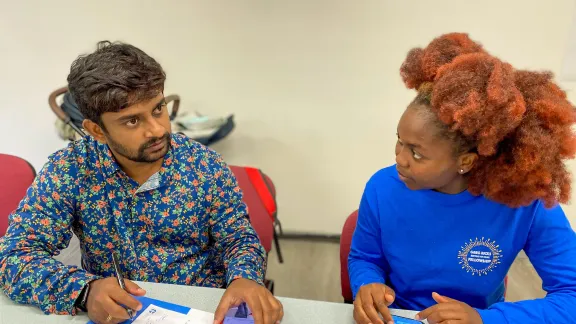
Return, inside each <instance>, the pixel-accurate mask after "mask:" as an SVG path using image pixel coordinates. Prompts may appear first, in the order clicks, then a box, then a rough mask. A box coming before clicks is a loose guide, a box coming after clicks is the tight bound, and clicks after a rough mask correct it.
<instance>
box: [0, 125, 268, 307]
mask: <svg viewBox="0 0 576 324" xmlns="http://www.w3.org/2000/svg"><path fill="white" fill-rule="evenodd" d="M9 221H10V224H9V228H8V231H7V232H6V235H5V236H4V237H2V238H0V288H1V289H2V290H3V291H4V293H5V294H6V295H7V296H8V297H10V298H11V299H12V300H14V301H16V302H19V303H24V304H32V305H36V306H38V307H39V308H40V309H41V310H42V311H44V312H45V313H47V314H48V313H56V314H75V313H76V309H75V307H74V302H75V300H76V299H77V297H78V296H79V294H80V292H81V290H82V288H83V287H84V286H85V285H86V284H87V283H89V282H90V281H92V280H94V279H98V278H102V277H110V276H114V275H115V272H114V267H113V265H112V264H113V263H112V254H111V253H112V251H116V252H117V253H118V255H119V256H120V268H121V272H122V274H123V275H124V277H125V278H127V279H131V280H136V281H152V282H163V283H172V284H181V285H196V286H206V287H221V288H222V287H226V286H227V285H228V284H229V283H230V282H231V281H232V280H234V279H237V278H246V279H250V280H254V281H256V282H258V283H260V284H263V280H264V271H265V270H264V269H265V262H266V261H265V260H266V259H265V257H266V255H265V251H264V249H263V247H262V245H261V244H260V241H259V239H258V236H257V235H256V233H255V232H254V229H253V228H252V226H251V225H250V221H249V219H248V213H247V208H246V205H245V204H244V203H243V202H242V193H241V190H240V188H239V187H238V185H237V182H236V179H235V177H234V175H233V174H232V172H231V171H230V169H229V168H228V166H227V165H226V164H225V163H224V162H223V161H222V159H221V157H220V156H219V155H218V154H217V153H215V152H214V151H212V150H210V149H208V148H206V147H204V146H202V145H201V144H198V143H196V142H194V141H192V140H191V139H189V138H187V137H185V136H183V135H177V134H174V135H172V140H171V148H170V150H169V152H168V154H167V155H166V156H165V158H164V162H163V165H162V167H161V169H160V171H159V172H158V173H156V174H155V175H154V176H152V177H151V178H150V179H149V180H148V181H147V182H146V183H144V184H143V185H142V186H140V185H138V183H137V182H136V181H134V180H133V179H131V178H130V177H128V176H127V175H126V174H125V173H124V171H122V169H120V167H119V165H118V164H117V163H116V161H115V159H114V157H113V155H112V153H111V151H110V149H109V148H108V146H107V145H105V144H100V143H98V142H97V141H96V140H94V139H93V138H92V137H90V136H87V137H85V138H83V139H81V140H79V141H76V142H73V143H70V144H69V146H68V147H67V148H65V149H63V150H60V151H58V152H56V153H54V154H53V155H51V156H50V157H49V161H48V163H47V164H46V165H45V166H44V167H43V169H42V170H41V172H40V173H39V174H38V176H37V177H36V179H35V181H34V183H33V184H32V186H31V187H30V188H29V189H28V192H27V195H26V197H25V198H24V199H23V200H22V201H21V203H20V205H19V206H18V208H17V209H16V210H15V211H14V212H13V213H12V214H11V215H10V218H9ZM72 233H74V234H75V235H76V236H77V237H78V238H79V240H80V248H81V251H82V268H79V267H77V266H65V265H63V264H62V263H60V262H58V261H57V260H55V259H54V258H52V256H55V255H58V254H59V252H60V250H62V249H64V248H66V247H67V246H68V244H69V242H70V239H71V237H72Z"/></svg>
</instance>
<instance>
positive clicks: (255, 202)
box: [230, 165, 283, 263]
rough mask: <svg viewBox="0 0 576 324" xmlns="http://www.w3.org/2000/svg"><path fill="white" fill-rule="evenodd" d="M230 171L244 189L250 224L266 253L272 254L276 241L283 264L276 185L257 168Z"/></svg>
mask: <svg viewBox="0 0 576 324" xmlns="http://www.w3.org/2000/svg"><path fill="white" fill-rule="evenodd" d="M230 169H231V170H232V172H233V173H234V175H235V176H236V180H237V181H238V185H239V186H240V188H241V189H242V193H243V195H244V203H245V204H246V206H248V214H249V216H250V223H252V226H253V227H254V230H255V231H256V233H257V234H258V237H259V238H260V241H261V242H262V245H263V246H264V249H265V250H266V252H270V250H272V241H274V243H275V247H276V252H277V253H278V258H279V260H280V262H281V263H282V261H283V260H282V253H281V252H280V245H279V243H278V236H277V233H276V227H278V226H277V225H279V222H278V219H277V215H276V188H275V187H274V183H273V182H272V180H271V179H270V177H268V176H267V175H266V174H264V173H263V172H261V171H260V170H259V169H256V168H250V167H241V166H234V165H231V166H230Z"/></svg>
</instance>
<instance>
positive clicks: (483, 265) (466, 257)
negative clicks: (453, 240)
mask: <svg viewBox="0 0 576 324" xmlns="http://www.w3.org/2000/svg"><path fill="white" fill-rule="evenodd" d="M499 247H500V245H496V242H495V241H491V240H490V239H487V240H485V239H484V238H482V239H480V240H479V239H478V238H476V240H474V241H472V240H470V242H467V243H466V244H464V246H461V247H460V252H458V259H460V262H459V263H460V265H461V266H462V269H466V272H472V275H479V276H482V275H487V274H488V272H490V271H492V270H494V268H495V267H496V266H497V265H498V264H500V258H501V257H502V250H500V249H499Z"/></svg>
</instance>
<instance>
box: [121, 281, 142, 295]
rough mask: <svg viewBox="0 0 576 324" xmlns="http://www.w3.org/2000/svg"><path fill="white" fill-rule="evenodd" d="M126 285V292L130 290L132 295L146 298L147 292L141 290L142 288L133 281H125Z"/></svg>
mask: <svg viewBox="0 0 576 324" xmlns="http://www.w3.org/2000/svg"><path fill="white" fill-rule="evenodd" d="M124 284H125V285H126V290H128V292H129V293H131V294H132V295H136V296H144V295H145V294H146V290H144V289H142V288H140V286H138V285H137V284H135V283H134V282H133V281H130V280H128V279H124Z"/></svg>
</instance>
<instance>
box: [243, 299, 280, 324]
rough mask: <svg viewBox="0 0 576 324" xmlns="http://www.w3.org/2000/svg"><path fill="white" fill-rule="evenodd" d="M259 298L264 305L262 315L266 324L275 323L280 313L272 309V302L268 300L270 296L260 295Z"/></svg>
mask: <svg viewBox="0 0 576 324" xmlns="http://www.w3.org/2000/svg"><path fill="white" fill-rule="evenodd" d="M257 299H259V300H260V305H262V316H263V317H264V324H275V323H276V317H277V316H278V314H276V313H275V312H274V311H273V310H272V304H271V303H270V301H269V300H268V296H262V295H259V296H258V298H257ZM248 307H250V305H248ZM250 309H251V308H250Z"/></svg>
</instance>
